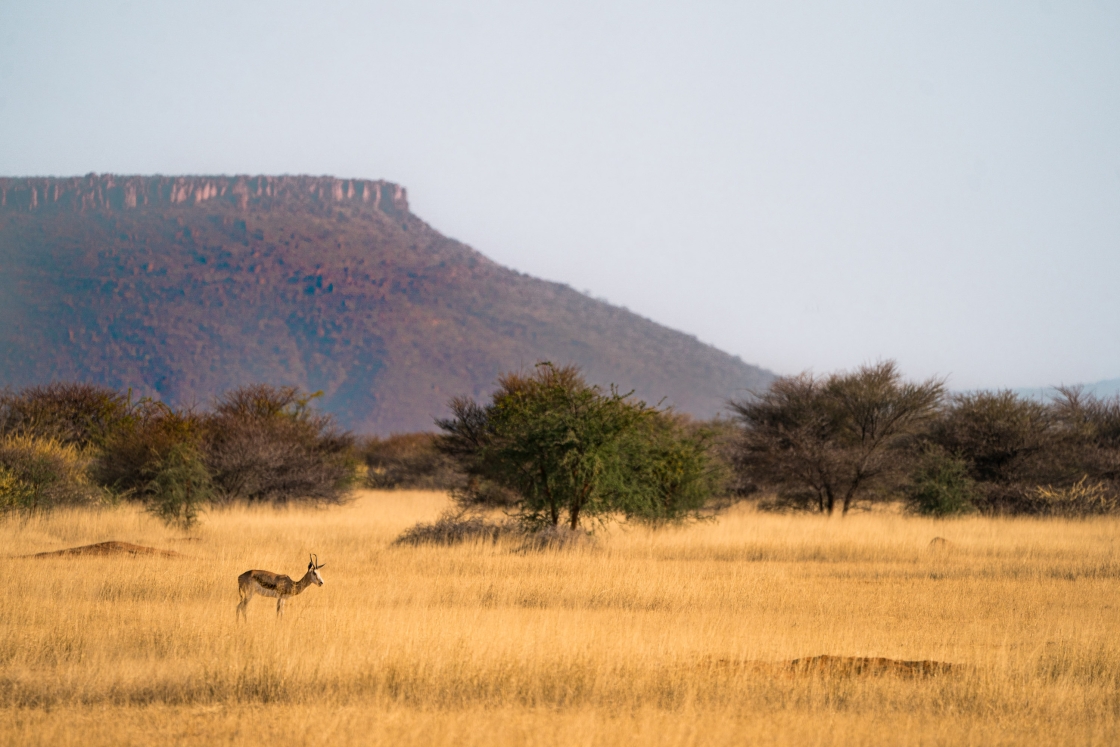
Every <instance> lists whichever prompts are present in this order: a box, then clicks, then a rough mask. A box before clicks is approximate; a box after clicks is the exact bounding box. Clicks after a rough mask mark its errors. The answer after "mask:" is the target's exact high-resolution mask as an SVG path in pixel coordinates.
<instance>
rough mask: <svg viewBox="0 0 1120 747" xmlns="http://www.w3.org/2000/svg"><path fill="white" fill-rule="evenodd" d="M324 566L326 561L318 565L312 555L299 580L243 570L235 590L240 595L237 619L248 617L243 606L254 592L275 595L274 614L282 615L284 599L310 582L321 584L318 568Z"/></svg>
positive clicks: (277, 574)
mask: <svg viewBox="0 0 1120 747" xmlns="http://www.w3.org/2000/svg"><path fill="white" fill-rule="evenodd" d="M324 567H326V563H324V564H323V565H319V559H318V558H317V557H315V556H314V555H312V556H311V562H309V563H308V564H307V573H305V574H303V578H301V579H300V580H299V581H293V580H292V579H291V578H289V577H288V576H281V575H280V574H279V573H273V572H271V571H245V572H244V573H242V574H241V575H240V576H238V577H237V592H238V594H240V595H241V601H240V602H239V603H238V605H237V617H238V619H240V618H241V616H242V615H244V616H245V619H246V620H248V619H249V615H248V613H246V612H245V608H246V607H248V606H249V600H250V599H252V598H253V595H254V594H260V595H261V596H264V597H276V598H277V599H276V616H277V617H283V616H284V600H285V599H287V598H288V597H294V596H295V595H296V594H299V593H300V592H301V591H303V590H304V589H306V588H307V587H308V586H311V584H315V585H317V586H322V585H323V577H322V576H320V575H319V569H320V568H324Z"/></svg>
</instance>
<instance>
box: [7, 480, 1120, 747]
mask: <svg viewBox="0 0 1120 747" xmlns="http://www.w3.org/2000/svg"><path fill="white" fill-rule="evenodd" d="M447 504H448V499H447V497H446V496H445V495H443V494H440V493H425V492H365V493H361V494H359V496H358V498H357V499H356V500H354V501H353V502H352V503H350V504H348V505H345V506H341V507H335V508H324V509H320V508H307V507H303V508H299V507H296V508H289V509H276V508H251V507H237V508H231V509H227V510H220V511H212V512H210V513H208V514H207V515H206V516H205V517H204V519H203V523H202V524H201V526H200V527H199V528H197V529H196V530H194V531H193V532H192V535H191V537H190V538H184V537H183V536H182V535H181V534H180V533H177V532H176V531H174V530H170V529H167V528H165V527H164V526H163V525H162V524H160V523H159V522H158V521H156V520H154V519H152V518H151V517H149V516H148V515H146V514H145V513H143V512H142V511H140V510H138V509H136V508H134V507H129V506H122V507H116V508H110V509H103V510H99V511H90V510H80V511H79V510H73V511H60V512H57V513H54V514H50V515H45V516H34V517H30V518H17V517H10V518H7V519H4V520H3V521H2V522H0V543H2V547H3V551H2V552H3V553H4V554H6V555H8V556H12V557H11V559H9V560H7V562H6V564H5V573H3V574H2V576H0V743H2V744H6V745H17V744H18V745H58V746H60V747H63V746H65V745H82V747H89V746H90V745H151V744H188V745H193V744H198V745H203V744H205V745H214V744H228V745H258V744H268V745H273V746H275V745H287V744H296V745H497V746H501V745H514V744H516V745H621V744H641V745H732V744H752V745H756V744H757V745H779V744H782V745H787V744H788V745H840V744H845V745H846V744H860V745H887V744H898V745H969V744H973V745H1000V744H1069V745H1095V744H1099V745H1108V744H1117V743H1120V614H1118V613H1120V594H1118V592H1120V545H1118V541H1117V540H1118V537H1120V521H1117V520H1115V519H1094V520H1089V521H1066V520H1012V519H986V518H966V519H956V520H951V521H935V520H927V519H920V518H914V517H909V516H904V515H901V514H895V513H890V512H876V513H865V514H855V515H850V516H848V517H845V518H833V519H827V518H823V517H818V516H807V515H775V514H765V513H758V512H756V511H753V510H752V509H750V508H749V507H746V506H743V507H739V508H736V509H733V510H731V511H730V512H728V513H726V514H724V515H722V516H720V517H719V518H718V520H715V521H710V522H700V523H694V524H690V525H685V526H680V527H670V528H664V529H659V530H656V531H654V530H650V529H645V528H640V527H627V526H619V525H615V526H605V527H602V528H600V529H599V530H598V531H597V533H596V542H595V543H594V544H592V545H590V546H586V547H576V548H572V549H565V550H544V551H539V550H535V551H522V550H521V548H520V547H519V543H518V541H517V540H516V539H514V538H510V539H508V540H506V539H503V540H501V541H499V542H497V543H482V542H480V543H472V544H465V545H459V546H453V547H440V546H419V547H409V546H394V545H392V541H393V539H394V538H395V537H396V536H398V535H399V534H400V532H401V531H403V530H404V529H406V528H407V527H409V526H411V525H412V524H414V523H416V522H418V521H430V520H433V519H434V518H435V517H436V516H438V515H439V514H440V513H441V512H442V511H443V510H444V509H445V508H446V507H447ZM936 536H940V537H944V538H946V539H948V540H950V541H951V543H952V546H951V547H949V548H948V549H946V550H935V549H931V548H930V547H929V543H930V540H931V539H932V538H933V537H936ZM105 540H121V541H126V542H133V543H136V544H140V545H145V546H152V547H158V548H163V549H171V550H175V551H176V552H179V553H181V554H182V556H181V557H160V556H140V557H131V556H122V557H118V556H112V557H104V556H88V557H86V556H79V557H62V558H23V557H16V556H22V555H27V554H30V553H36V552H42V551H48V550H57V549H61V548H66V547H73V546H76V545H84V544H89V543H93V542H100V541H105ZM311 552H314V553H317V554H318V557H319V561H320V562H321V563H324V564H325V565H326V567H325V568H324V569H323V570H322V575H323V578H324V579H325V582H326V583H325V584H324V586H322V587H321V588H320V587H314V586H313V587H311V588H309V589H308V590H307V591H305V592H304V593H303V594H302V595H300V596H298V597H296V598H294V599H292V600H291V601H289V602H288V604H287V608H286V614H285V617H284V619H283V620H277V619H276V615H275V604H274V602H273V601H272V600H270V599H265V598H256V599H254V600H253V601H252V602H251V603H250V605H249V610H248V621H247V622H243V623H238V621H237V620H236V616H235V612H234V610H235V607H236V604H237V601H238V595H237V576H238V574H240V573H241V572H242V571H245V570H247V569H250V568H260V569H267V570H272V571H276V572H280V573H287V574H289V575H291V576H292V577H293V578H297V577H299V576H300V575H302V573H303V571H304V569H305V568H306V566H307V558H308V554H309V553H311ZM819 654H834V655H839V656H884V657H892V658H897V659H907V660H910V659H932V660H938V661H943V662H951V663H954V664H958V665H960V666H958V667H957V668H956V669H955V670H954V671H952V672H950V673H948V674H943V675H940V676H934V677H925V678H905V677H900V676H895V675H882V676H854V675H845V674H803V675H785V676H783V675H781V674H778V673H776V672H771V671H768V670H765V669H758V668H757V667H752V666H751V665H750V663H751V662H759V661H762V662H778V661H784V660H788V659H793V658H799V657H806V656H813V655H819Z"/></svg>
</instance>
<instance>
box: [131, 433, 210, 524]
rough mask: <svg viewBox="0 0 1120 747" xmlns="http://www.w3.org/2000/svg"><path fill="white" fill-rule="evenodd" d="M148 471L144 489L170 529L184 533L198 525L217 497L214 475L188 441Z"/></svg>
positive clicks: (174, 446) (172, 449) (174, 448)
mask: <svg viewBox="0 0 1120 747" xmlns="http://www.w3.org/2000/svg"><path fill="white" fill-rule="evenodd" d="M145 471H146V472H147V473H148V474H149V475H150V476H151V479H150V480H149V481H148V483H147V485H145V486H144V495H145V497H146V499H147V501H148V510H149V511H150V512H151V513H153V514H155V515H156V516H158V517H159V518H160V519H162V520H163V522H164V523H165V524H167V525H168V526H177V527H179V528H181V529H183V530H184V531H186V530H189V529H190V528H191V527H192V526H194V524H195V523H196V522H197V521H198V515H199V513H200V512H201V510H202V508H203V507H204V506H205V505H206V504H207V503H209V501H210V499H211V497H212V496H213V486H212V485H211V482H210V473H209V472H208V471H207V470H206V465H204V464H203V463H202V458H201V456H200V455H199V453H198V449H197V448H196V447H195V445H194V444H192V443H190V442H188V441H184V442H180V443H177V444H175V445H173V446H172V447H171V449H170V450H169V451H168V452H167V454H165V455H163V456H162V457H160V458H159V459H158V460H153V461H152V462H150V463H149V464H148V465H147V466H146V467H145Z"/></svg>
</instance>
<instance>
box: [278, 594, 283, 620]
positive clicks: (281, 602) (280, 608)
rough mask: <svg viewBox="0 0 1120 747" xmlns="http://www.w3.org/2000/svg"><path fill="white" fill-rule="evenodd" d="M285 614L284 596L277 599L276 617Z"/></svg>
mask: <svg viewBox="0 0 1120 747" xmlns="http://www.w3.org/2000/svg"><path fill="white" fill-rule="evenodd" d="M283 616H284V597H280V598H279V599H277V600H276V617H283Z"/></svg>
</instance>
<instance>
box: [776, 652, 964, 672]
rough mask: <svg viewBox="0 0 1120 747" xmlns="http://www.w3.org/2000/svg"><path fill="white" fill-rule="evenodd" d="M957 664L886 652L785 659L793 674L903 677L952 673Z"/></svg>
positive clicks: (784, 665)
mask: <svg viewBox="0 0 1120 747" xmlns="http://www.w3.org/2000/svg"><path fill="white" fill-rule="evenodd" d="M954 666H955V665H953V664H949V663H948V662H944V661H930V660H928V659H923V660H921V661H903V660H901V659H887V658H884V657H882V656H872V657H867V656H829V655H827V654H826V655H824V656H810V657H809V658H806V659H794V660H793V661H788V662H784V663H783V667H784V668H785V669H786V670H787V671H789V672H790V673H792V674H827V675H841V676H861V675H871V676H878V675H883V674H893V675H898V676H900V677H932V676H934V675H938V674H948V673H949V672H951V671H953V668H954Z"/></svg>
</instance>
